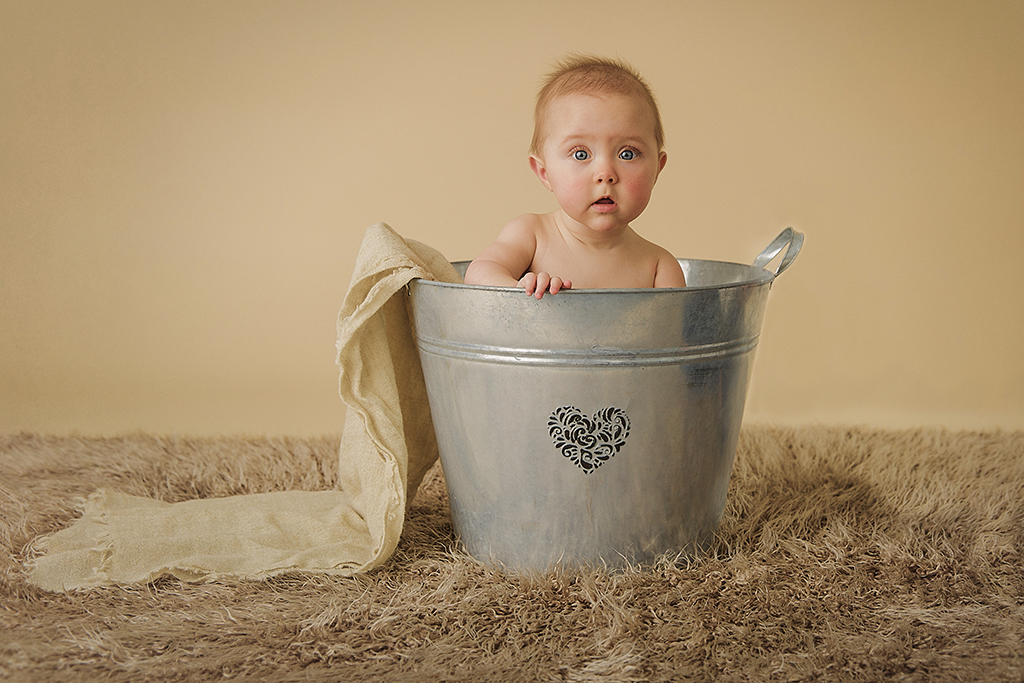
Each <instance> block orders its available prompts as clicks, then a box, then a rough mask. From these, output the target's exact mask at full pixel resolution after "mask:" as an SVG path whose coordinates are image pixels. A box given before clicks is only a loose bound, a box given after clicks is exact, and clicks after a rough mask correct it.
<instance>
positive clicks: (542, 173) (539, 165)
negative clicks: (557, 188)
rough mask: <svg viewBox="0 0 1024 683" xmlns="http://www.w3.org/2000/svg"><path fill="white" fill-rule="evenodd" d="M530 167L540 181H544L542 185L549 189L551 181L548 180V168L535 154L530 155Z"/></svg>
mask: <svg viewBox="0 0 1024 683" xmlns="http://www.w3.org/2000/svg"><path fill="white" fill-rule="evenodd" d="M530 168H532V169H533V172H534V173H536V174H537V177H538V178H540V181H541V182H542V183H544V187H546V188H548V189H549V190H550V189H551V183H549V182H548V169H547V168H545V167H544V161H543V160H542V159H541V158H540V157H539V156H537V155H536V154H531V155H530Z"/></svg>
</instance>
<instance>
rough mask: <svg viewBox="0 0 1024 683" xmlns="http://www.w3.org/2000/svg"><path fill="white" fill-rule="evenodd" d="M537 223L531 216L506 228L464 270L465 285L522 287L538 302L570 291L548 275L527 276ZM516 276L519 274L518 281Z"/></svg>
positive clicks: (569, 286)
mask: <svg viewBox="0 0 1024 683" xmlns="http://www.w3.org/2000/svg"><path fill="white" fill-rule="evenodd" d="M538 222H539V219H538V217H537V216H534V215H532V214H526V215H524V216H520V217H519V218H516V219H515V220H513V221H511V222H510V223H509V224H508V225H506V226H505V227H504V228H503V229H502V230H501V232H500V233H499V234H498V239H497V240H495V241H494V243H493V244H491V245H489V246H488V247H486V248H485V249H484V250H483V251H481V252H480V254H479V255H478V256H477V257H476V258H475V259H473V262H472V263H470V264H469V268H467V269H466V277H465V282H466V284H470V285H492V286H496V287H522V288H523V289H524V290H525V291H526V293H527V294H530V295H533V296H536V297H537V298H538V299H540V298H541V297H543V296H544V293H545V292H548V291H550V292H551V293H552V294H556V293H557V292H558V291H560V290H562V289H570V288H571V287H572V283H571V282H569V281H564V282H563V281H562V279H561V278H559V277H553V276H551V275H549V274H548V273H529V272H527V270H528V269H529V268H530V265H531V264H532V263H533V257H534V254H535V253H536V251H537V230H538V228H539V226H538ZM520 274H523V275H522V276H521V277H519V275H520Z"/></svg>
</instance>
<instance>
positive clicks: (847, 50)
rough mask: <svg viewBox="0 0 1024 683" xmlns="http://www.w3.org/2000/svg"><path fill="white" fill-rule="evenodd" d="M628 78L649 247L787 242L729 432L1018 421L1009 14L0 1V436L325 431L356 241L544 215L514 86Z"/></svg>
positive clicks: (737, 251)
mask: <svg viewBox="0 0 1024 683" xmlns="http://www.w3.org/2000/svg"><path fill="white" fill-rule="evenodd" d="M570 51H581V52H592V53H598V54H603V55H611V56H619V57H622V58H624V59H626V60H628V61H630V62H632V63H633V64H634V65H635V66H636V67H638V68H639V69H640V70H641V71H642V72H643V73H644V74H646V76H647V77H648V79H649V81H650V82H651V84H652V85H653V86H654V88H655V90H656V92H657V95H658V97H659V100H660V103H661V106H662V109H663V116H664V120H665V126H666V130H667V135H668V143H667V150H668V154H669V160H668V165H667V167H666V169H665V171H664V173H663V174H662V176H661V179H660V180H659V183H658V186H657V188H656V189H655V194H654V198H653V200H652V203H651V205H650V207H649V208H648V210H647V212H646V213H645V214H644V215H643V216H642V217H641V218H640V219H639V220H638V221H637V222H636V223H635V227H636V228H637V229H638V230H639V231H640V232H641V233H642V234H644V235H646V236H648V237H649V238H651V239H653V240H654V241H656V242H659V243H661V244H663V245H665V246H666V247H668V248H669V249H670V250H671V251H672V252H674V253H675V254H677V255H678V256H684V257H690V258H707V259H717V260H729V261H742V262H749V261H751V260H752V259H753V258H754V256H755V255H756V254H757V253H758V252H759V251H760V250H761V249H762V248H763V247H764V246H765V245H766V244H767V243H768V241H769V240H770V239H771V238H772V237H774V236H775V235H776V234H777V233H778V232H779V231H780V230H781V229H782V228H783V227H785V226H787V225H792V226H794V227H795V228H797V229H798V230H801V231H803V232H804V233H805V234H806V236H807V243H806V246H805V248H804V251H803V253H802V254H801V255H800V258H799V259H798V260H797V261H796V263H795V264H794V266H793V268H792V269H791V270H789V271H788V272H786V273H785V274H784V275H783V276H782V277H780V278H779V280H778V281H777V283H776V285H775V287H774V289H773V291H772V295H771V299H770V302H769V305H768V309H767V317H766V321H765V325H764V330H763V331H764V334H763V336H762V341H761V344H760V347H759V349H758V354H757V360H756V363H755V372H754V377H753V380H752V384H751V389H750V394H749V397H748V402H747V414H746V419H747V420H748V421H762V422H764V421H767V422H774V423H780V424H788V423H807V422H816V421H817V422H828V423H870V424H877V425H880V426H916V425H925V424H932V425H934V424H937V425H947V426H950V427H955V428H960V427H995V426H998V427H1004V428H1024V360H1022V355H1024V354H1022V343H1021V342H1022V338H1024V304H1022V295H1024V274H1022V273H1024V269H1022V263H1021V261H1022V258H1024V123H1022V122H1024V3H1022V2H1020V1H1019V0H1013V1H1010V2H996V1H979V2H959V1H957V2H943V1H941V0H906V1H901V2H889V1H885V2H874V1H857V2H853V1H851V2H820V1H817V0H813V1H807V2H792V1H780V2H747V1H743V2H736V1H729V0H721V1H715V2H710V1H709V2H686V1H678V2H676V1H672V2H669V1H665V2H645V1H643V0H637V1H634V2H621V1H620V2H606V1H603V0H595V1H587V2H582V1H577V0H572V1H569V2H557V1H553V0H543V1H537V0H521V1H520V2H515V3H509V2H500V3H499V2H484V1H481V0H477V1H467V2H419V1H408V2H386V1H382V2H374V3H370V2H364V1H363V0H352V1H348V2H343V1H338V2H308V1H299V2H284V1H281V2H266V1H258V0H246V1H244V2H243V1H241V0H238V1H217V0H214V1H212V2H210V1H205V0H204V1H202V2H199V1H195V0H166V1H165V0H154V1H147V2H136V1H135V0H121V1H110V2H107V1H101V0H60V1H53V0H32V1H31V2H30V1H27V0H0V67H2V68H0V101H2V106H0V145H2V147H0V238H2V244H0V287H2V290H0V291H2V299H0V381H2V385H0V431H6V432H10V431H18V430H39V431H47V432H70V431H78V432H83V433H114V432H122V431H131V430H148V431H157V432H168V433H195V434H203V433H210V434H213V433H236V432H249V433H265V434H295V435H307V434H316V433H327V432H336V431H339V430H340V428H341V420H342V416H343V407H342V405H341V402H340V399H339V398H338V395H337V390H336V385H337V373H336V369H335V366H334V336H335V329H334V325H335V316H336V313H337V310H338V307H339V305H340V304H341V300H342V296H343V294H344V291H345V289H346V286H347V284H348V279H349V276H350V273H351V268H352V265H353V260H354V256H355V253H356V250H357V248H358V245H359V242H360V239H361V236H362V233H363V230H364V229H365V228H366V227H367V226H368V225H370V224H372V223H374V222H377V221H387V222H389V223H390V224H391V225H392V226H393V227H394V228H395V229H397V230H398V231H399V232H401V233H403V234H404V235H406V236H408V237H412V238H415V239H418V240H421V241H424V242H427V243H428V244H431V245H433V246H435V247H437V248H439V249H440V250H441V251H443V252H444V253H445V254H446V255H448V256H449V257H450V258H451V259H453V260H455V259H464V258H471V257H472V256H473V255H474V254H475V253H476V252H477V250H479V249H480V248H481V247H483V246H484V245H485V244H486V243H487V242H489V241H490V240H491V239H492V238H493V237H494V235H495V233H496V232H497V230H498V229H499V228H500V227H501V226H502V225H503V224H504V223H505V222H506V221H507V220H509V219H510V218H512V217H513V216H515V215H517V214H519V213H522V212H526V211H546V210H550V209H551V208H553V206H554V203H553V199H552V197H551V196H550V194H548V193H547V192H546V191H545V190H544V189H543V188H542V187H541V185H540V183H539V182H538V181H537V180H536V178H534V176H533V175H532V174H531V172H530V170H529V167H528V165H527V160H526V159H527V157H526V147H527V145H528V141H529V137H530V132H531V120H530V117H531V110H532V99H533V96H534V93H535V90H536V86H537V84H538V81H539V80H540V78H541V76H542V75H543V73H544V72H545V71H546V70H547V69H548V68H549V66H550V64H551V63H552V62H553V61H555V60H556V59H557V58H558V57H560V56H562V55H563V54H565V53H567V52H570Z"/></svg>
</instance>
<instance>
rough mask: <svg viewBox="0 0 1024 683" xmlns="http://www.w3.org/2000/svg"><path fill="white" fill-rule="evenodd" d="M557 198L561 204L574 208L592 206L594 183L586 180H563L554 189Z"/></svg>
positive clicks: (572, 178)
mask: <svg viewBox="0 0 1024 683" xmlns="http://www.w3.org/2000/svg"><path fill="white" fill-rule="evenodd" d="M553 189H554V191H555V198H556V199H558V203H559V204H563V205H572V206H590V202H592V201H593V198H592V195H593V188H592V183H590V182H588V181H587V180H586V179H585V178H576V177H568V178H562V179H561V182H559V183H558V185H557V186H555V187H554V188H553Z"/></svg>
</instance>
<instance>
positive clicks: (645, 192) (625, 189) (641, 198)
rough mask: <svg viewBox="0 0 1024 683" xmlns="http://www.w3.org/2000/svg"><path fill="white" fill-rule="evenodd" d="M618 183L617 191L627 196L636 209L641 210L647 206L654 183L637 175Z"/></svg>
mask: <svg viewBox="0 0 1024 683" xmlns="http://www.w3.org/2000/svg"><path fill="white" fill-rule="evenodd" d="M620 182H621V188H620V190H619V191H620V192H621V193H622V194H624V195H626V196H628V197H629V198H630V200H631V201H632V202H633V203H634V204H636V205H637V208H639V209H641V210H643V207H645V206H647V202H649V201H650V199H651V191H652V190H653V189H654V181H653V180H652V179H651V178H648V177H646V176H641V175H637V176H630V177H625V178H622V180H621V181H620Z"/></svg>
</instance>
